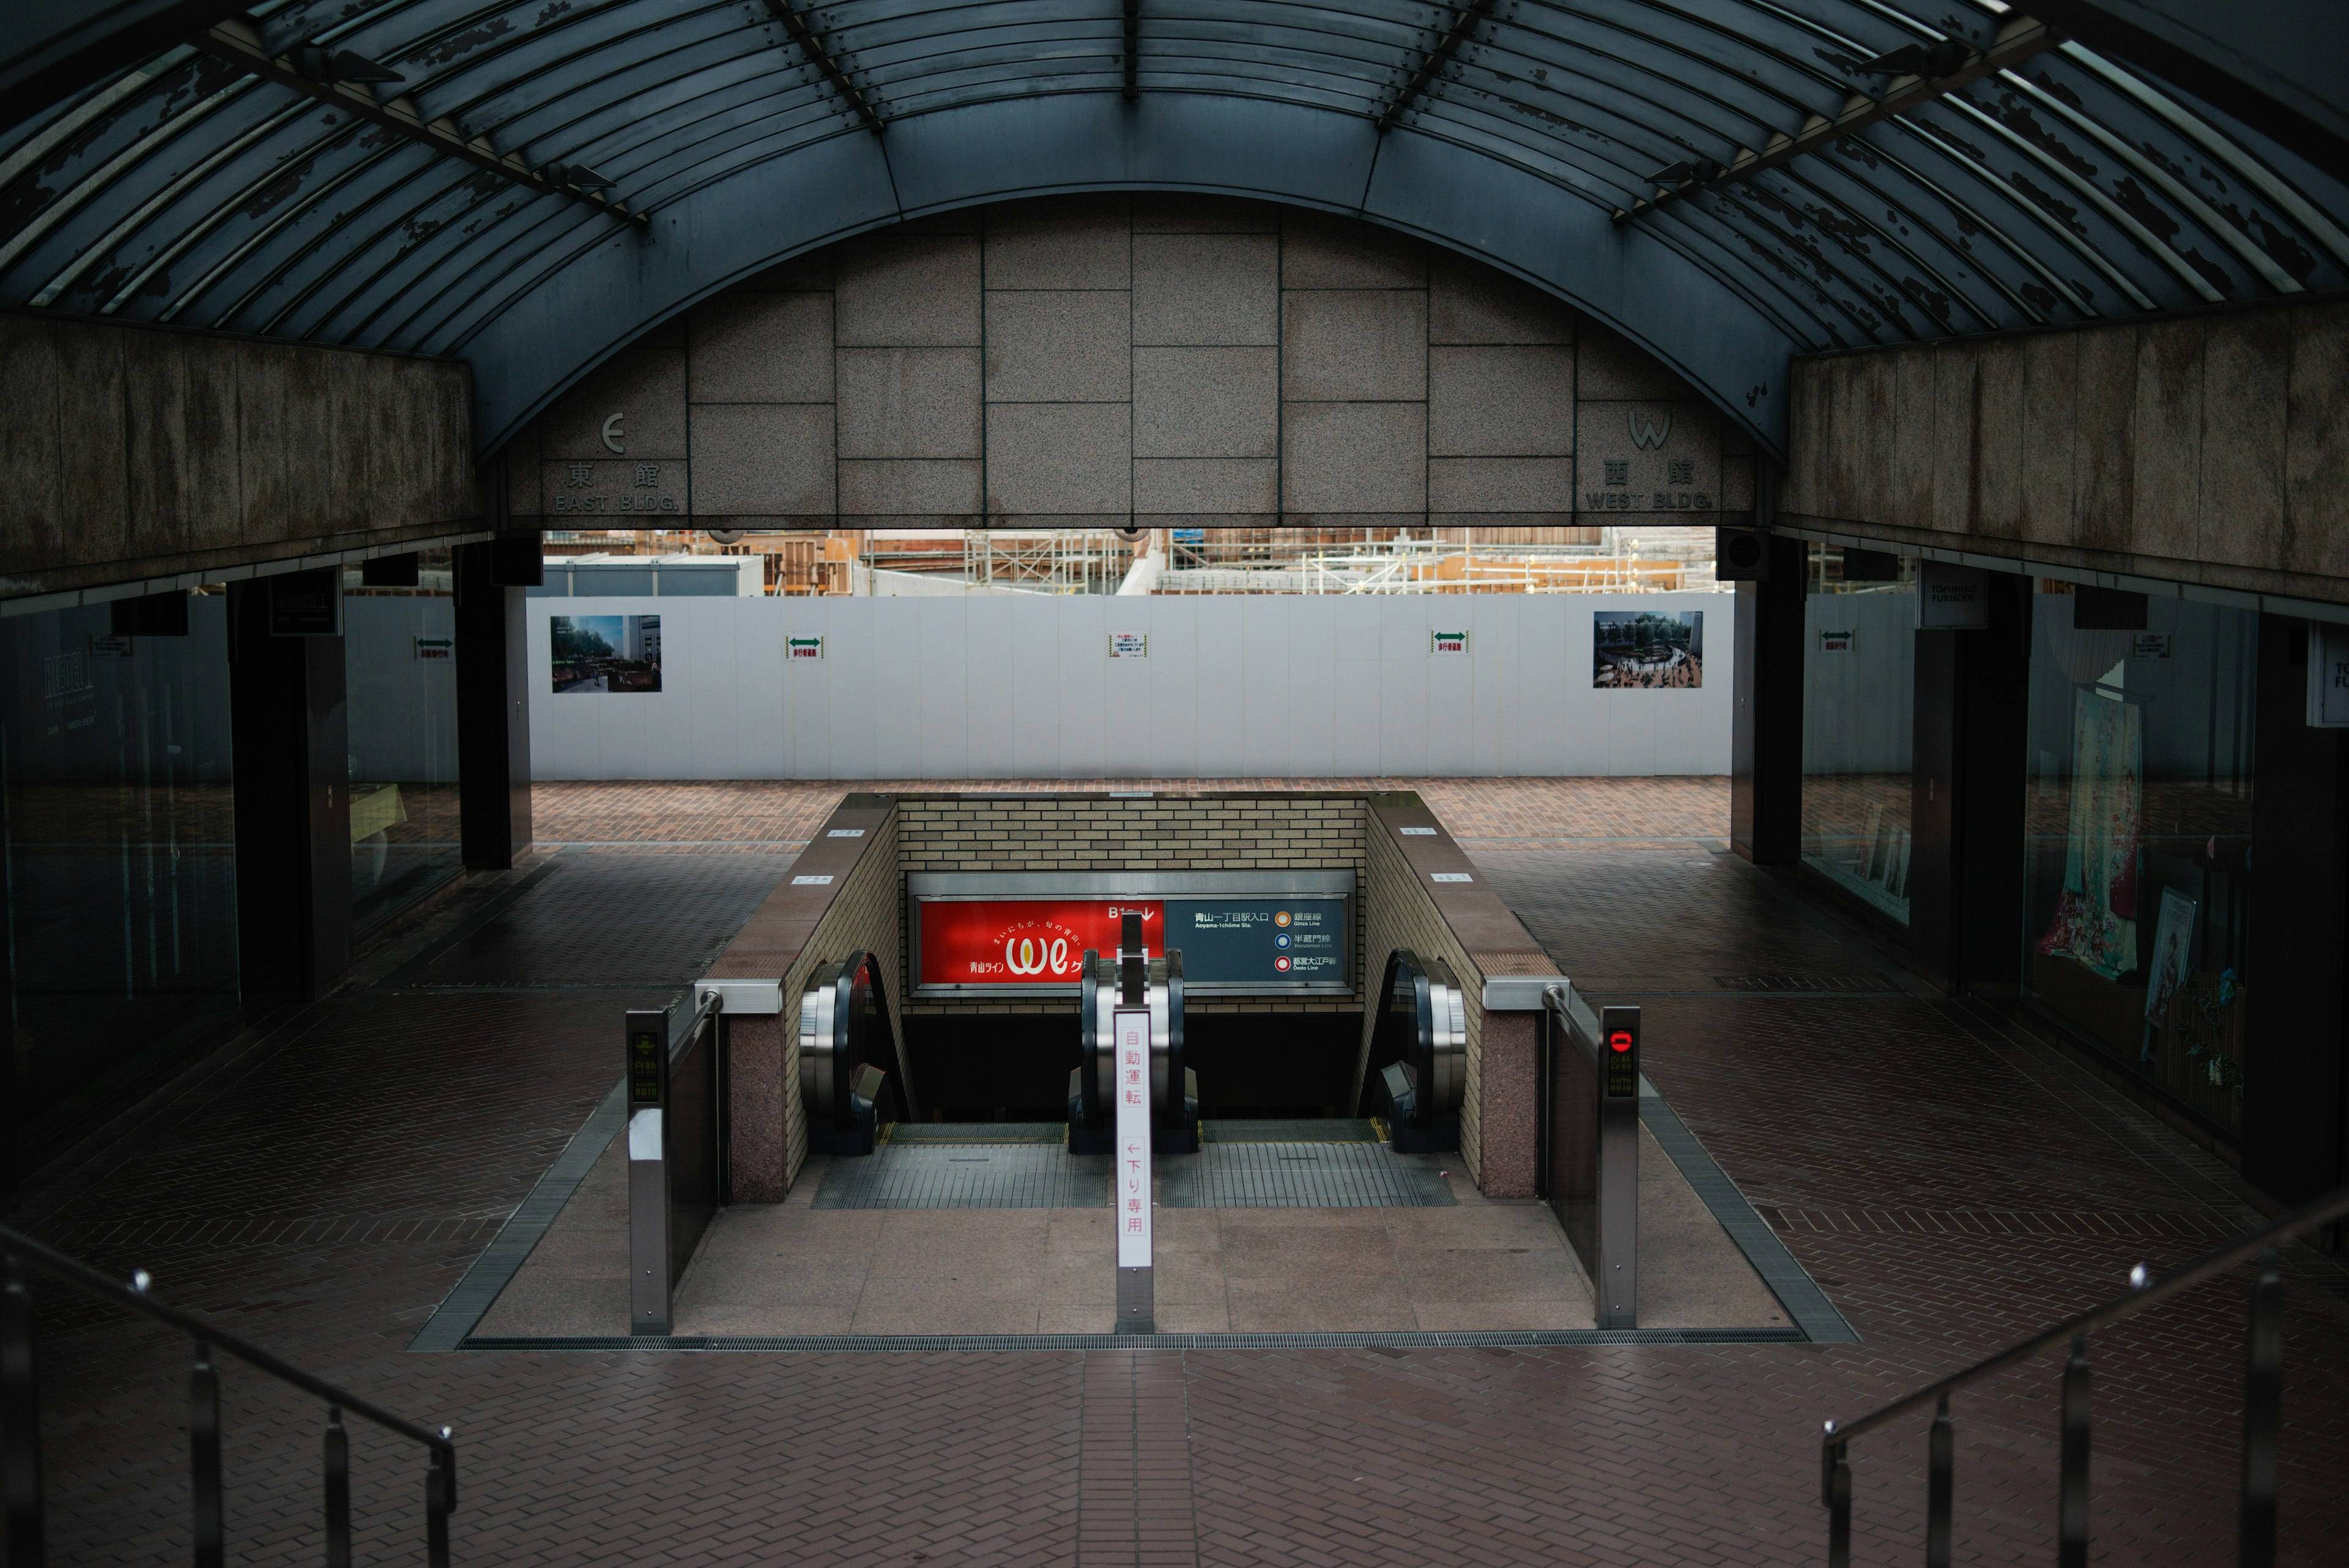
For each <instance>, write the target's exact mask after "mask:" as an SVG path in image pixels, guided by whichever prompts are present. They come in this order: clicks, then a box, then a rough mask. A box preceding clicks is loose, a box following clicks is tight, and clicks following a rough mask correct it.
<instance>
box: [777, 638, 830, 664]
mask: <svg viewBox="0 0 2349 1568" xmlns="http://www.w3.org/2000/svg"><path fill="white" fill-rule="evenodd" d="M822 658H823V639H822V638H821V637H786V638H784V639H783V659H784V662H786V663H794V664H795V663H797V662H798V661H799V660H801V659H822Z"/></svg>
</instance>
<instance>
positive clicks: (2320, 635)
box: [2308, 621, 2349, 730]
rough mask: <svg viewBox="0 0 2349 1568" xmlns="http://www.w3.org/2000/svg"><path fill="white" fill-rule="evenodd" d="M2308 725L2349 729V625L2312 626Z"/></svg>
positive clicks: (2316, 623)
mask: <svg viewBox="0 0 2349 1568" xmlns="http://www.w3.org/2000/svg"><path fill="white" fill-rule="evenodd" d="M2308 722H2309V723H2310V724H2311V725H2312V726H2313V727H2314V728H2316V729H2319V730H2349V626H2332V625H2328V624H2326V623H2325V622H2323V621H2312V622H2310V623H2309V628H2308Z"/></svg>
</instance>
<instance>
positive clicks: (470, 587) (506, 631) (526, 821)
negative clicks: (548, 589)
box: [456, 534, 539, 871]
mask: <svg viewBox="0 0 2349 1568" xmlns="http://www.w3.org/2000/svg"><path fill="white" fill-rule="evenodd" d="M518 538H519V540H520V544H521V545H526V546H527V547H526V548H522V547H518V545H509V544H508V543H507V542H506V540H505V539H504V538H500V539H497V540H494V541H488V542H484V543H481V544H477V545H459V546H458V547H457V550H456V557H457V561H456V574H457V773H458V778H459V781H460V782H459V784H458V803H459V805H458V809H459V813H460V817H461V819H462V830H461V836H462V838H463V841H464V855H465V865H466V867H468V868H469V869H471V870H477V871H502V870H504V869H505V868H506V867H510V866H512V864H513V861H514V857H515V855H517V854H518V853H520V852H521V851H523V850H524V849H527V848H528V847H529V846H530V843H531V814H530V657H529V649H528V648H527V646H526V644H525V634H526V632H527V630H528V627H529V621H528V618H527V617H526V616H525V614H524V613H523V589H524V588H525V587H531V586H533V585H534V584H535V583H536V581H537V580H538V577H539V557H538V547H539V545H538V535H535V534H532V535H524V536H518Z"/></svg>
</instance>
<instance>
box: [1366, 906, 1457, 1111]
mask: <svg viewBox="0 0 2349 1568" xmlns="http://www.w3.org/2000/svg"><path fill="white" fill-rule="evenodd" d="M1362 1023H1363V1043H1362V1064H1363V1071H1362V1075H1361V1081H1360V1083H1359V1084H1358V1085H1356V1088H1355V1094H1354V1104H1355V1105H1356V1106H1363V1107H1366V1108H1367V1109H1368V1110H1369V1111H1370V1113H1371V1115H1372V1116H1377V1117H1379V1118H1380V1119H1381V1121H1383V1122H1385V1124H1386V1127H1387V1137H1388V1139H1389V1141H1391V1142H1392V1144H1393V1146H1394V1148H1395V1151H1396V1152H1397V1153H1399V1154H1433V1153H1437V1152H1448V1151H1450V1150H1453V1149H1456V1148H1458V1147H1460V1102H1461V1100H1462V1098H1463V1097H1464V1095H1465V1094H1466V1091H1467V1086H1468V1009H1467V999H1466V997H1465V996H1464V995H1463V994H1462V992H1461V990H1460V982H1459V981H1457V980H1456V979H1454V977H1453V973H1452V971H1451V968H1450V967H1449V966H1448V965H1446V964H1445V963H1444V961H1443V960H1441V959H1431V960H1424V961H1423V960H1422V959H1421V958H1419V956H1418V955H1417V954H1415V953H1413V951H1412V950H1410V949H1408V948H1397V949H1395V950H1394V951H1392V953H1390V954H1388V955H1387V963H1386V972H1385V975H1384V977H1383V978H1382V979H1381V981H1380V983H1379V989H1378V990H1377V991H1375V992H1371V996H1370V998H1369V1006H1368V1008H1367V1009H1366V1016H1365V1017H1364V1019H1363V1021H1362Z"/></svg>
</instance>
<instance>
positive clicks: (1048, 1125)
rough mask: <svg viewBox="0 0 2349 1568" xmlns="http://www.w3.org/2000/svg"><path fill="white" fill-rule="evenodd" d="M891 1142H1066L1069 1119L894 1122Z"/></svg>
mask: <svg viewBox="0 0 2349 1568" xmlns="http://www.w3.org/2000/svg"><path fill="white" fill-rule="evenodd" d="M887 1136H888V1140H889V1143H890V1144H891V1145H892V1146H893V1147H900V1148H902V1147H905V1146H906V1145H908V1144H947V1143H950V1144H1005V1143H1029V1144H1065V1143H1067V1142H1068V1141H1069V1124H1068V1123H1066V1122H892V1123H890V1124H889V1131H888V1135H887Z"/></svg>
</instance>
